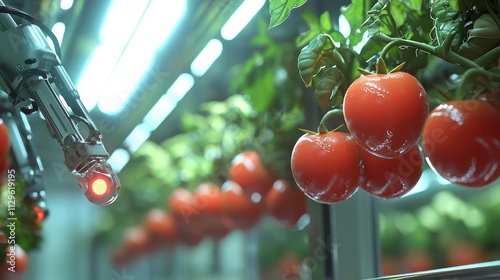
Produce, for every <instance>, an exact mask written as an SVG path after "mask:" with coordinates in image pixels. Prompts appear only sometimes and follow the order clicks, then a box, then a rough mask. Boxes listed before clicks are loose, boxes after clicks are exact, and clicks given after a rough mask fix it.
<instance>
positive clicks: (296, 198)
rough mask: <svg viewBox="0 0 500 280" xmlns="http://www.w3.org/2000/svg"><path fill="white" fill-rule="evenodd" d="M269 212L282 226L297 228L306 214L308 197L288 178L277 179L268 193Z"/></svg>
mask: <svg viewBox="0 0 500 280" xmlns="http://www.w3.org/2000/svg"><path fill="white" fill-rule="evenodd" d="M265 203H266V208H267V212H268V213H269V214H270V215H271V216H272V217H273V218H274V219H275V220H276V221H277V222H278V223H279V224H281V225H282V226H284V227H287V228H295V227H296V226H297V222H298V221H299V219H300V218H301V217H302V216H303V215H304V214H306V203H307V198H306V196H305V195H304V193H303V192H302V191H301V190H300V189H299V188H298V187H296V186H292V185H291V184H290V182H288V181H287V180H277V181H276V182H274V184H273V188H272V189H271V190H270V191H269V193H267V195H266V200H265Z"/></svg>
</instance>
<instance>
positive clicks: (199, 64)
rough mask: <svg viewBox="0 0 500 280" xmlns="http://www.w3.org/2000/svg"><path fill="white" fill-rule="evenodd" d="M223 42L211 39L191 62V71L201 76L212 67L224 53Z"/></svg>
mask: <svg viewBox="0 0 500 280" xmlns="http://www.w3.org/2000/svg"><path fill="white" fill-rule="evenodd" d="M222 50H223V45H222V42H221V41H219V40H217V39H212V40H210V41H209V42H208V43H207V45H206V46H205V47H204V48H203V50H201V52H200V53H199V54H198V56H196V58H195V59H194V60H193V62H192V63H191V72H192V73H193V75H195V76H196V77H201V76H203V75H205V73H206V72H207V71H208V69H210V67H211V66H212V64H213V63H214V62H215V61H216V60H217V58H219V56H220V55H221V54H222Z"/></svg>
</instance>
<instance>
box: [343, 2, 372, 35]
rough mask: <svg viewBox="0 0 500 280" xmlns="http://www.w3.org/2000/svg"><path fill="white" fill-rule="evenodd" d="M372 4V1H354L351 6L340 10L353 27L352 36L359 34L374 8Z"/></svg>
mask: <svg viewBox="0 0 500 280" xmlns="http://www.w3.org/2000/svg"><path fill="white" fill-rule="evenodd" d="M372 3H373V1H372V0H352V3H351V4H350V5H349V6H347V7H345V6H344V7H342V8H341V9H340V11H341V13H342V14H343V15H344V17H345V18H346V19H347V21H348V22H349V25H350V26H351V34H353V33H354V32H357V30H358V29H359V28H360V27H361V25H362V24H363V22H364V21H365V19H366V17H367V13H368V11H369V10H370V9H371V7H372Z"/></svg>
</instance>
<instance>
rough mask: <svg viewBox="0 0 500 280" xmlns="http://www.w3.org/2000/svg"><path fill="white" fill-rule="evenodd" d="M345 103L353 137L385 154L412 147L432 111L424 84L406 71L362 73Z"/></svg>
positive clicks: (400, 152) (384, 155)
mask: <svg viewBox="0 0 500 280" xmlns="http://www.w3.org/2000/svg"><path fill="white" fill-rule="evenodd" d="M343 106H344V116H345V121H346V125H347V128H348V129H349V132H350V133H351V134H352V136H353V138H354V140H356V142H357V143H358V144H359V145H360V146H361V147H362V148H364V149H365V150H367V151H368V152H370V153H372V154H374V155H377V156H380V157H384V158H395V157H397V156H399V155H402V154H403V153H405V152H406V151H408V150H409V149H410V148H411V147H413V145H415V144H416V143H417V141H418V139H419V137H420V133H421V131H422V127H423V126H424V123H425V120H426V118H427V116H428V114H429V103H428V100H427V94H426V92H425V90H424V88H423V87H422V85H421V84H420V83H419V82H418V80H417V79H415V78H414V77H413V76H412V75H410V74H408V73H404V72H395V73H391V74H374V75H367V76H361V77H359V78H358V79H356V80H355V81H354V82H353V83H352V84H351V85H350V86H349V88H348V90H347V92H346V95H345V98H344V105H343Z"/></svg>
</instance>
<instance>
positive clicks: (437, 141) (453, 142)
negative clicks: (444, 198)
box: [422, 100, 500, 187]
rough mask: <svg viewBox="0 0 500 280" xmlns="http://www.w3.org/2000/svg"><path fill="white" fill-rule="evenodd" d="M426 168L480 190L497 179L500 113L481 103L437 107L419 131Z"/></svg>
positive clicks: (455, 103)
mask: <svg viewBox="0 0 500 280" xmlns="http://www.w3.org/2000/svg"><path fill="white" fill-rule="evenodd" d="M422 143H423V148H424V154H425V156H426V159H427V161H428V163H429V165H430V166H431V167H432V168H433V169H434V171H435V172H437V173H438V174H439V175H441V176H442V177H444V178H445V179H447V180H448V181H450V182H452V183H455V184H458V185H463V186H467V187H482V186H486V185H489V184H490V183H492V182H494V181H495V180H496V179H497V178H498V177H499V176H500V113H499V111H498V110H497V109H496V108H495V107H494V106H493V105H491V104H489V103H487V102H484V101H482V100H455V101H450V102H446V103H443V104H441V105H439V106H437V107H436V108H435V109H434V110H433V111H432V112H431V114H430V115H429V118H428V120H427V121H426V124H425V126H424V129H423V132H422Z"/></svg>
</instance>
